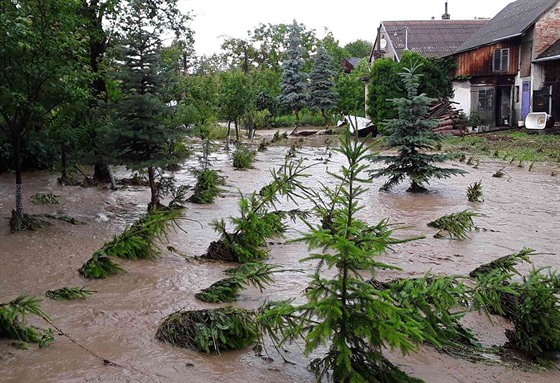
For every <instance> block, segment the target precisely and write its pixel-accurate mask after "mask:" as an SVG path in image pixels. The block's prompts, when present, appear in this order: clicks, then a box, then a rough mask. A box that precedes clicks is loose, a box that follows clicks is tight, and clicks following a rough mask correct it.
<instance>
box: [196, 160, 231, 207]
mask: <svg viewBox="0 0 560 383" xmlns="http://www.w3.org/2000/svg"><path fill="white" fill-rule="evenodd" d="M195 176H196V185H195V186H194V194H193V195H192V196H191V197H190V198H189V202H193V203H198V204H208V203H212V202H214V200H215V199H216V197H217V196H219V195H220V193H221V192H222V189H221V188H220V185H222V184H223V180H222V178H221V177H220V176H219V175H218V171H217V170H213V169H206V170H200V171H195Z"/></svg>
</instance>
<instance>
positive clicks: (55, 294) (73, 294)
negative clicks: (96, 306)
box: [45, 287, 95, 301]
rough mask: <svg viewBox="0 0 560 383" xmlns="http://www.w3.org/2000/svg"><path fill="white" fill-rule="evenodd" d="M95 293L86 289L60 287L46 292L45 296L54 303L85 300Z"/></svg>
mask: <svg viewBox="0 0 560 383" xmlns="http://www.w3.org/2000/svg"><path fill="white" fill-rule="evenodd" d="M93 293H95V291H93V290H89V289H88V288H86V287H62V288H60V289H56V290H48V291H46V292H45V296H46V297H47V298H50V299H54V300H56V301H71V300H74V299H80V298H83V299H84V298H87V297H89V296H90V295H91V294H93Z"/></svg>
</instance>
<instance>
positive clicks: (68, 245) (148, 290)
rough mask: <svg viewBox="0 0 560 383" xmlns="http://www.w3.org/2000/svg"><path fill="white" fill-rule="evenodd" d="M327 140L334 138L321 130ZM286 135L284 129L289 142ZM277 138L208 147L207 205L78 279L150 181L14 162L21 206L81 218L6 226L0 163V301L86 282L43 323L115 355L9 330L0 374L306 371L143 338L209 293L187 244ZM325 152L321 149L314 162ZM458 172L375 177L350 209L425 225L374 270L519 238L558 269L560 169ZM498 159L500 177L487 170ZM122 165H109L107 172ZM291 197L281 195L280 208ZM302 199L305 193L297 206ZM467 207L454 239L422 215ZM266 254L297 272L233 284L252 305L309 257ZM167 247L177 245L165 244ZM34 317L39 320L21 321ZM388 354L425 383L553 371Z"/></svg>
mask: <svg viewBox="0 0 560 383" xmlns="http://www.w3.org/2000/svg"><path fill="white" fill-rule="evenodd" d="M325 139H326V137H325V136H322V137H314V138H312V139H308V140H306V142H305V143H304V146H303V147H302V148H300V149H298V151H297V157H296V158H304V159H305V164H311V163H315V162H318V163H319V165H316V166H314V167H312V168H310V169H309V171H308V173H310V174H311V177H309V178H308V179H307V180H306V182H307V184H308V185H309V186H310V187H314V188H317V187H318V186H319V181H322V182H325V183H332V182H333V181H332V179H330V178H329V177H328V175H327V174H326V171H327V170H328V171H331V172H332V171H336V170H337V169H338V168H339V167H340V165H341V164H342V162H343V158H342V157H341V156H340V155H338V154H336V153H335V154H333V155H332V157H330V158H329V155H328V154H327V151H326V149H325V147H324V146H323V144H324V140H325ZM330 139H332V138H330ZM294 142H295V141H294ZM286 152H287V147H286V146H283V145H281V146H273V147H270V148H269V150H268V151H267V152H264V153H259V154H258V156H257V162H256V163H255V168H254V169H252V170H249V171H233V169H232V167H231V165H230V163H231V161H230V160H229V154H228V153H226V152H224V151H223V150H220V151H219V152H218V153H217V154H216V155H215V159H216V162H215V167H216V168H218V169H220V170H221V171H222V172H223V175H225V176H226V177H227V183H228V185H229V187H228V188H227V190H226V192H225V194H224V196H223V198H219V199H218V200H217V201H216V203H214V204H212V205H189V206H188V209H187V210H186V212H185V214H184V216H185V218H187V219H186V220H183V221H181V223H180V225H181V228H182V229H184V231H186V233H185V232H183V231H176V232H172V233H170V235H169V238H168V242H169V243H165V244H163V245H162V246H161V248H162V250H163V251H162V254H161V258H160V259H158V260H150V261H136V262H127V261H123V262H122V264H123V265H124V267H125V269H126V270H127V273H125V274H121V275H117V276H113V277H110V278H109V279H107V280H100V281H97V280H94V281H89V280H85V279H83V278H81V277H80V276H79V274H78V272H77V269H78V268H79V267H80V266H81V265H82V264H83V263H84V262H85V261H86V260H87V259H88V258H89V257H90V256H91V254H92V253H93V252H94V251H95V250H96V249H98V248H99V247H101V246H102V245H103V243H104V242H105V241H107V240H109V239H111V238H112V236H113V235H116V234H118V233H120V232H121V231H122V230H123V229H124V228H125V227H126V225H127V224H128V223H130V222H132V221H133V220H134V219H136V218H137V217H138V216H139V215H141V214H142V213H143V212H144V211H145V207H146V204H147V202H148V201H149V198H148V197H149V196H148V191H147V189H146V188H142V187H121V188H119V190H117V191H110V190H108V189H99V188H90V189H83V188H80V187H61V186H59V185H58V184H57V183H56V175H55V174H50V173H47V172H38V173H30V174H25V177H24V188H25V189H24V196H25V200H26V202H27V210H28V212H30V213H34V214H39V213H51V214H53V213H61V214H65V215H68V216H71V217H74V218H76V219H78V220H80V221H83V222H84V223H85V225H70V224H67V223H64V222H61V221H53V226H50V227H47V228H45V229H43V230H41V231H38V232H27V233H18V234H10V233H9V228H8V220H7V219H5V218H7V217H8V216H9V212H10V210H11V209H12V208H13V201H12V198H13V193H14V186H13V183H14V179H13V177H11V176H9V175H3V176H0V217H1V219H0V302H6V301H9V300H11V299H13V298H15V297H16V296H18V295H19V294H21V293H27V294H33V295H41V294H43V293H44V292H45V291H46V290H51V289H56V288H60V287H63V286H88V287H89V288H90V289H92V290H96V291H97V293H95V294H94V295H93V296H91V297H90V298H88V299H87V300H78V301H72V302H55V301H51V300H44V301H43V306H42V307H43V309H44V310H45V311H46V312H47V313H49V315H50V316H51V317H52V319H53V321H54V323H56V325H57V326H58V327H59V328H61V329H62V330H63V331H64V332H65V333H66V334H68V335H70V336H71V337H72V338H73V339H75V340H76V341H77V342H78V343H79V344H80V345H83V346H84V347H85V348H87V349H89V350H91V351H93V352H95V353H97V354H99V355H100V356H101V357H103V358H106V359H108V360H111V361H113V362H116V363H118V364H119V365H120V366H122V367H115V366H106V365H103V363H102V361H101V360H100V359H97V358H95V357H94V356H92V355H91V354H90V353H88V352H87V351H85V350H84V349H82V348H80V347H79V346H77V345H76V344H74V343H72V342H70V341H69V340H68V339H67V338H65V337H63V336H55V338H56V342H55V343H54V344H53V345H51V346H49V347H48V348H46V349H37V348H36V347H31V348H30V349H29V350H19V349H16V348H14V347H13V346H12V345H11V343H10V342H8V341H2V342H0V370H1V371H2V373H1V377H2V378H1V379H0V380H2V381H3V382H29V383H33V382H65V383H72V382H84V381H85V382H197V383H198V382H200V383H210V382H231V383H236V382H239V383H241V382H242V383H246V382H267V383H275V382H278V383H280V382H313V381H314V377H313V375H312V373H311V372H310V371H309V370H308V369H307V365H308V363H309V359H308V358H306V357H304V356H303V354H302V351H301V349H300V348H299V347H297V346H296V345H294V346H290V347H288V349H287V351H288V352H287V353H286V356H287V358H288V359H289V360H290V361H291V362H292V363H284V362H283V361H282V359H281V358H280V357H279V356H278V355H277V354H276V353H275V352H274V351H273V349H272V348H270V347H269V355H270V357H271V358H272V359H269V358H262V357H259V356H257V355H256V354H255V352H254V351H253V350H251V349H247V350H243V351H238V352H227V353H224V354H223V355H221V356H209V355H204V354H199V353H196V352H193V351H189V350H184V349H179V348H174V347H171V346H168V345H166V344H163V343H161V342H159V341H157V340H155V339H154V334H155V332H156V329H157V326H158V324H159V323H160V322H161V321H162V320H163V318H165V317H166V316H167V315H168V314H170V313H171V312H174V311H176V310H179V309H183V308H184V309H189V310H192V309H200V308H208V307H212V305H209V304H205V303H202V302H199V301H197V300H196V299H195V298H194V294H195V293H196V292H198V291H199V290H200V289H202V288H205V287H207V286H209V285H210V284H212V283H213V282H215V281H217V280H219V279H221V278H222V277H223V270H225V269H226V268H227V267H228V265H225V264H221V263H207V262H203V261H199V260H195V259H194V258H193V257H195V256H197V255H200V254H202V253H204V252H205V250H206V248H207V246H208V244H209V243H210V241H212V240H215V239H217V235H216V234H215V233H214V232H213V230H212V228H211V227H210V226H209V224H210V223H211V222H212V220H214V219H216V218H221V217H227V216H229V215H232V214H236V212H237V197H238V195H239V192H243V193H249V192H252V191H253V190H258V189H260V188H261V187H262V186H263V185H265V184H266V183H267V182H268V181H269V180H270V174H269V169H270V168H271V167H273V166H279V165H281V164H283V162H284V156H285V153H286ZM325 160H328V161H325ZM196 164H197V161H196V158H193V159H190V160H188V161H187V163H185V166H184V167H183V170H181V171H179V172H177V173H175V176H176V178H177V180H178V182H179V183H180V184H186V185H193V184H194V179H193V177H192V175H191V173H190V172H189V168H190V167H193V166H196ZM449 165H450V166H452V167H457V168H461V169H465V170H468V171H469V174H468V175H466V176H465V177H457V178H453V179H450V180H444V181H434V182H433V183H432V184H431V185H430V186H431V187H430V188H431V190H432V192H431V193H429V194H427V195H409V194H407V193H406V192H405V189H406V185H402V186H401V187H398V188H397V189H396V190H394V191H393V192H391V193H379V192H378V191H377V190H378V188H379V187H380V186H381V184H382V181H381V180H375V181H374V182H373V184H372V185H371V187H370V190H369V191H368V192H367V193H366V194H365V195H364V201H363V202H364V204H365V209H364V210H362V212H361V213H360V214H361V218H363V219H365V220H367V221H368V222H370V223H375V222H377V221H379V220H381V219H383V218H385V217H390V219H391V222H394V223H401V224H404V225H406V226H407V227H408V229H406V230H402V231H400V232H399V236H402V237H408V236H418V235H425V236H426V239H423V240H418V241H414V242H411V243H407V244H403V245H399V246H395V247H394V249H393V251H390V252H389V253H387V254H386V255H384V256H383V261H385V262H388V263H391V264H394V265H397V266H399V267H401V268H402V270H403V271H402V272H401V273H397V272H392V274H389V273H386V274H384V275H382V277H386V278H390V277H394V276H399V275H400V276H421V275H423V274H425V273H426V272H428V271H430V270H431V271H432V272H434V273H446V274H467V273H468V272H469V271H470V270H472V269H474V268H475V267H476V266H478V265H480V264H482V263H485V262H488V261H490V260H492V259H494V258H497V257H499V256H503V255H506V254H509V253H512V252H515V251H518V250H520V249H521V248H523V247H524V246H528V247H532V248H534V249H536V250H538V251H540V252H542V253H545V254H543V255H539V256H536V257H535V258H534V260H535V266H536V267H540V266H551V267H553V268H556V269H560V231H559V230H560V177H551V171H552V170H553V168H551V167H549V166H546V165H538V164H537V165H535V166H534V167H533V169H532V171H531V172H529V171H528V169H527V168H524V169H521V168H517V167H516V165H517V164H513V165H509V163H508V162H500V161H499V160H494V159H482V162H481V164H480V167H479V169H473V168H472V167H470V166H467V165H465V164H462V163H459V162H454V163H450V164H449ZM504 166H507V167H506V169H505V170H506V172H507V174H508V176H507V177H505V178H493V177H492V174H493V173H494V172H496V171H497V170H498V169H500V168H502V167H504ZM128 175H129V174H128V173H127V172H126V171H124V170H123V169H119V170H117V176H120V177H125V176H128ZM479 180H482V185H483V188H484V199H485V201H484V202H483V203H469V202H467V200H466V197H465V190H466V188H467V186H468V185H469V184H471V183H473V182H475V181H479ZM38 192H52V193H54V194H56V195H59V196H60V198H59V199H60V204H59V205H33V204H31V203H30V202H29V198H30V197H31V196H32V195H34V194H36V193H38ZM288 206H291V205H286V207H288ZM306 207H309V203H308V202H306V201H303V202H302V203H301V208H306ZM464 209H473V210H476V211H478V212H480V213H482V214H483V216H482V217H480V218H478V219H477V220H476V223H477V225H478V226H479V227H481V228H484V229H487V231H480V232H476V233H472V235H471V236H470V238H469V239H467V240H465V241H455V240H447V239H444V240H442V239H434V238H433V234H434V233H435V231H434V230H433V229H430V228H428V227H427V226H426V224H427V223H428V222H430V221H432V220H433V219H435V218H437V217H440V216H442V215H444V214H447V213H452V212H457V211H461V210H464ZM299 230H304V226H303V225H302V224H301V223H296V224H295V225H293V227H292V229H291V230H290V231H289V232H288V233H287V239H290V238H295V237H297V236H298V235H299ZM271 242H272V244H271V246H270V248H271V257H270V262H272V263H276V264H280V265H283V266H285V267H286V268H289V269H295V268H299V269H302V270H303V271H304V272H303V273H298V272H286V273H281V274H279V275H278V276H277V277H276V284H275V285H274V286H273V287H271V288H269V289H267V290H266V291H265V292H264V293H262V294H261V293H259V292H258V291H257V290H255V289H248V290H246V291H244V292H243V293H242V295H241V297H240V301H239V302H238V305H240V306H242V307H248V308H254V307H258V306H259V305H261V304H262V303H263V302H264V301H265V300H278V299H286V298H296V299H298V298H299V299H301V298H300V296H301V292H302V291H303V290H304V289H305V287H306V284H307V276H308V275H309V274H310V273H311V272H312V269H313V268H312V265H302V264H300V262H299V259H301V258H303V257H304V256H305V255H307V254H308V251H307V249H306V248H305V246H304V245H302V244H296V243H286V239H275V240H273V241H271ZM167 246H172V247H173V248H174V249H176V251H175V252H171V251H169V250H168V249H167ZM33 323H34V324H36V325H40V326H44V325H46V324H45V323H41V321H36V320H33ZM465 323H466V324H468V325H469V326H470V327H472V328H473V329H474V330H475V332H476V333H477V334H478V335H479V337H480V339H481V340H482V341H483V343H485V344H487V345H493V344H501V343H503V342H504V341H505V337H504V336H503V331H504V329H505V328H507V326H508V324H507V323H506V322H505V321H504V320H499V319H497V320H495V321H494V323H493V324H491V323H490V322H488V321H487V320H486V319H485V318H484V317H480V316H478V315H474V314H473V315H469V316H468V317H467V318H465ZM388 354H389V355H390V359H391V360H393V361H394V362H395V363H397V364H399V365H400V366H401V368H402V369H403V370H404V371H406V372H407V373H410V374H412V375H414V376H416V377H418V378H422V379H424V380H425V381H426V382H441V383H459V382H461V383H467V382H477V383H478V382H504V383H505V382H507V383H515V382H519V383H521V382H532V383H539V382H546V383H549V382H552V381H559V380H560V370H559V369H558V367H559V366H556V367H555V368H553V369H551V370H548V371H540V372H539V371H533V372H526V371H521V370H519V369H514V368H509V367H505V366H501V365H499V366H490V365H485V364H473V363H471V362H469V361H466V360H461V359H456V358H453V357H451V356H448V355H444V354H440V353H438V352H436V351H434V350H431V349H429V348H422V349H421V350H420V352H418V353H415V354H411V355H408V356H401V355H400V354H399V353H397V352H390V351H388Z"/></svg>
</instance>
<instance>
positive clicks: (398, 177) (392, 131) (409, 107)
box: [371, 64, 465, 193]
mask: <svg viewBox="0 0 560 383" xmlns="http://www.w3.org/2000/svg"><path fill="white" fill-rule="evenodd" d="M419 67H420V65H418V64H413V65H411V67H410V68H405V70H404V72H402V73H400V76H401V78H402V79H403V82H404V85H405V88H406V91H407V97H406V98H396V99H391V100H389V101H391V102H392V103H393V105H394V107H395V109H396V111H397V112H398V117H397V118H394V119H391V120H387V122H386V124H385V131H386V132H387V134H388V135H389V137H388V140H387V142H388V144H389V145H390V146H391V147H393V148H396V149H397V150H398V152H399V153H398V155H397V156H375V157H374V158H373V161H375V162H384V163H385V164H387V165H388V166H387V167H385V168H382V169H379V170H375V171H372V172H371V174H372V175H373V176H374V177H382V176H387V177H389V180H388V181H387V182H386V183H385V185H383V187H382V188H381V189H382V190H389V189H391V188H392V187H393V186H395V185H397V184H399V183H401V182H402V181H403V180H404V179H405V178H407V177H408V178H410V180H411V182H412V184H411V185H410V188H409V189H408V191H409V192H413V193H419V192H425V191H426V188H425V187H424V185H425V184H427V183H428V182H429V180H430V179H431V178H448V177H451V176H452V175H457V174H464V173H465V171H463V170H460V169H451V168H440V167H437V166H435V165H434V164H435V163H442V162H445V161H447V160H449V159H451V158H453V157H454V156H453V155H450V154H429V153H426V151H429V150H433V149H434V147H435V144H436V142H437V141H439V140H440V138H441V136H440V135H439V134H438V133H434V132H433V131H432V129H433V128H435V127H436V126H437V121H435V120H430V119H428V118H427V114H428V111H429V108H430V104H431V103H432V101H433V100H432V99H431V98H429V97H427V96H426V95H425V94H424V93H422V94H418V87H419V85H420V77H421V75H419V74H417V71H418V68H419Z"/></svg>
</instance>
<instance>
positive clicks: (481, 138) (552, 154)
mask: <svg viewBox="0 0 560 383" xmlns="http://www.w3.org/2000/svg"><path fill="white" fill-rule="evenodd" d="M559 147H560V136H558V135H551V134H527V133H523V132H499V133H494V134H489V133H487V134H480V135H469V136H465V137H455V136H446V137H445V138H444V139H443V140H442V149H443V150H445V151H448V152H457V151H463V152H468V153H470V154H485V155H487V156H491V155H492V154H496V153H499V154H500V155H503V156H504V157H506V158H511V159H515V160H517V161H524V162H552V163H556V164H560V151H559V150H558V148H559Z"/></svg>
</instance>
